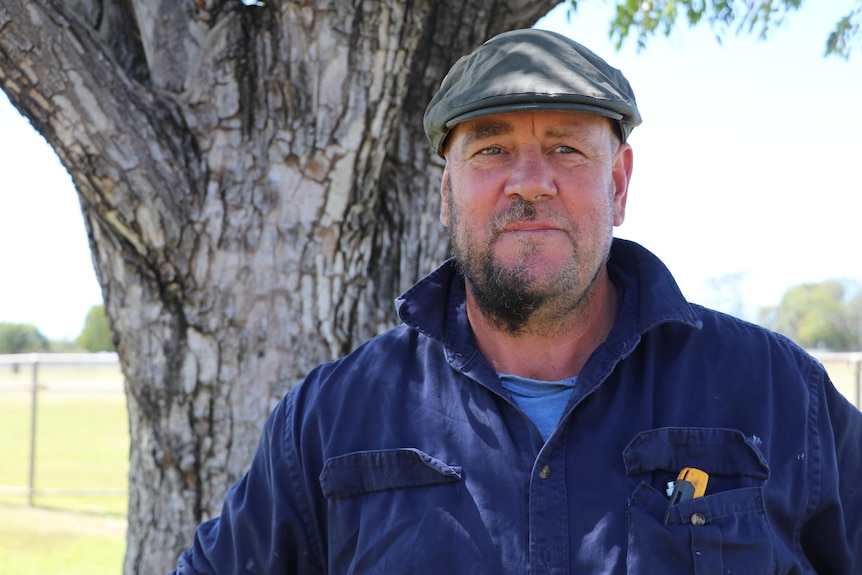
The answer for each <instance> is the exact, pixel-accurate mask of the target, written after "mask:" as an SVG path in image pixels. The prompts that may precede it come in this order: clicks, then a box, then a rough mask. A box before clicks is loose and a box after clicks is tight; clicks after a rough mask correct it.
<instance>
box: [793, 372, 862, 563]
mask: <svg viewBox="0 0 862 575" xmlns="http://www.w3.org/2000/svg"><path fill="white" fill-rule="evenodd" d="M823 378H824V380H825V381H824V382H823V384H822V385H820V386H819V389H820V394H819V395H820V397H819V400H818V405H819V409H818V413H817V416H816V418H814V420H815V421H816V422H817V424H816V434H817V437H818V440H819V441H818V442H817V445H818V448H819V449H818V451H819V454H818V455H819V458H820V462H819V463H820V465H819V466H817V468H816V469H815V480H814V481H812V485H817V486H818V489H816V490H815V492H814V494H813V498H814V501H812V502H811V504H810V509H812V512H811V514H810V516H809V518H808V520H807V521H806V522H805V524H804V525H803V528H802V532H801V544H802V547H803V549H804V550H805V554H806V556H807V557H808V559H809V561H810V562H811V564H812V565H813V566H814V568H815V569H816V571H817V572H818V573H847V574H849V573H862V413H860V411H859V410H858V409H857V408H856V407H854V406H853V405H852V404H851V403H850V402H849V401H847V399H846V398H844V396H842V395H841V394H840V393H839V392H838V391H837V390H836V389H835V387H834V386H833V385H832V383H831V382H830V381H829V378H828V377H827V376H825V375H824V376H823Z"/></svg>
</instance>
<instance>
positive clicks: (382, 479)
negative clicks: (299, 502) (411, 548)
mask: <svg viewBox="0 0 862 575" xmlns="http://www.w3.org/2000/svg"><path fill="white" fill-rule="evenodd" d="M460 480H461V468H460V467H453V466H451V465H447V464H446V463H443V462H442V461H440V460H439V459H435V458H434V457H431V456H430V455H428V454H427V453H423V452H422V451H419V450H418V449H410V448H406V449H387V450H383V451H357V452H354V453H347V454H345V455H340V456H338V457H332V458H330V459H328V460H326V463H325V464H324V466H323V471H322V472H321V473H320V486H321V488H322V489H323V494H324V495H325V496H326V497H327V498H330V499H338V498H340V497H350V496H352V495H360V494H362V493H371V492H374V491H384V490H387V489H399V488H403V487H419V486H422V485H434V484H437V483H450V482H453V481H460Z"/></svg>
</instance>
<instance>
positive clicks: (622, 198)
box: [613, 143, 634, 226]
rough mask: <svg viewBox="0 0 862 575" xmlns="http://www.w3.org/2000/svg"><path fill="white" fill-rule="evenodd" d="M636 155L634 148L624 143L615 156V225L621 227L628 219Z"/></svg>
mask: <svg viewBox="0 0 862 575" xmlns="http://www.w3.org/2000/svg"><path fill="white" fill-rule="evenodd" d="M633 166H634V155H633V153H632V147H631V146H630V145H629V144H627V143H622V144H620V145H619V147H618V148H617V151H616V153H615V154H614V168H613V178H614V225H615V226H621V225H622V223H623V221H625V219H626V202H627V201H628V197H629V182H630V181H631V178H632V168H633Z"/></svg>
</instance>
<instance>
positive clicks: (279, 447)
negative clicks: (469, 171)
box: [176, 240, 862, 575]
mask: <svg viewBox="0 0 862 575" xmlns="http://www.w3.org/2000/svg"><path fill="white" fill-rule="evenodd" d="M609 271H610V274H611V277H612V279H613V281H614V284H615V285H616V286H617V289H618V290H619V293H620V296H621V297H620V302H621V305H620V311H619V316H618V318H617V320H616V323H615V326H614V328H613V330H612V332H611V334H610V335H609V337H608V338H607V340H606V341H605V342H604V343H603V344H602V345H601V346H600V347H599V348H598V349H597V350H596V351H595V352H594V353H593V355H592V356H591V357H590V359H589V360H588V361H587V363H586V365H585V366H584V368H583V370H582V371H581V373H580V374H579V377H578V380H577V384H576V387H575V390H574V393H573V395H572V397H571V399H570V401H569V403H568V406H567V408H566V410H565V411H564V413H563V416H562V419H561V420H560V423H559V425H558V427H557V428H556V430H555V431H554V432H553V434H552V435H551V437H550V438H549V439H548V441H547V442H545V441H543V440H542V437H541V435H540V434H539V432H538V430H537V429H536V427H535V426H534V425H533V423H532V421H531V420H530V419H529V418H528V417H527V416H526V415H525V414H524V413H523V412H522V411H521V410H520V409H519V408H518V406H517V405H516V404H515V402H514V401H513V400H512V397H511V396H510V394H509V393H508V392H507V391H506V390H505V389H504V388H503V387H502V386H501V385H500V381H499V377H498V375H497V374H496V373H495V372H494V370H493V369H492V368H491V366H490V365H489V363H488V362H487V361H486V360H485V358H484V357H483V356H482V355H481V354H480V352H479V350H478V349H477V347H476V344H475V342H474V340H473V336H472V332H471V329H470V325H469V323H468V320H467V315H466V311H465V285H464V280H463V278H462V277H461V276H460V275H459V273H458V272H457V271H456V268H455V266H454V265H453V264H452V263H451V262H447V263H445V264H444V265H443V266H441V267H440V268H438V269H437V270H436V271H435V272H433V273H432V274H430V275H429V276H427V277H426V278H424V279H423V280H421V281H420V282H419V283H418V284H416V285H415V286H414V287H413V288H411V289H410V290H409V291H408V292H407V293H406V294H405V295H404V296H402V297H401V298H399V300H398V301H397V307H398V313H399V315H400V317H401V319H402V321H403V325H401V326H400V327H397V328H395V329H393V330H391V331H389V332H387V333H385V334H383V335H381V336H379V337H377V338H375V339H373V340H371V341H369V342H367V343H365V344H364V345H362V346H361V347H359V348H358V349H356V350H355V351H354V352H353V353H351V354H349V355H348V356H346V357H344V358H343V359H340V360H338V361H335V362H332V363H328V364H325V365H322V366H320V367H318V368H316V369H315V370H314V371H312V372H311V373H310V374H309V375H308V377H307V378H306V379H305V381H304V382H303V383H301V384H300V385H299V386H298V387H297V388H295V389H294V390H292V391H291V392H290V393H288V394H287V396H286V397H285V398H284V399H283V400H282V401H281V403H280V404H279V405H278V406H277V408H276V409H275V410H274V411H273V413H272V414H271V416H270V417H269V419H268V421H267V423H266V426H265V429H264V432H263V437H262V439H261V441H260V445H259V447H258V449H257V453H256V455H255V458H254V461H253V463H252V465H251V468H250V469H249V471H248V473H247V474H246V475H245V476H244V477H243V478H242V479H241V480H240V481H239V482H238V483H237V484H236V485H234V486H233V487H232V488H231V490H230V491H229V493H228V495H227V497H226V500H225V503H224V508H223V510H222V514H221V517H219V518H216V519H213V520H211V521H209V522H206V523H204V524H202V525H201V526H200V527H199V528H198V529H197V531H196V534H195V540H194V545H193V547H192V548H191V549H190V550H189V551H187V552H186V553H184V554H183V556H182V557H181V558H180V560H179V565H178V569H177V571H176V573H178V574H191V573H207V574H209V573H219V574H228V573H255V574H258V575H261V574H275V573H279V574H284V573H289V574H302V575H312V574H317V573H330V574H348V573H351V574H354V573H355V574H360V573H382V574H387V575H392V574H419V573H428V574H438V575H456V574H464V575H481V574H488V575H491V574H493V575H500V574H513V575H514V574H517V575H524V574H546V573H547V574H560V575H563V574H566V575H569V574H590V575H593V574H615V575H622V574H626V573H627V574H639V575H641V574H653V573H655V574H662V575H665V574H673V575H679V574H697V575H719V574H730V573H733V574H740V575H764V574H771V573H797V574H801V573H829V574H847V575H858V574H860V573H862V556H860V553H862V551H860V547H862V527H860V526H862V522H860V521H862V490H860V485H862V453H860V447H862V416H860V413H859V411H858V410H856V408H854V407H853V406H852V405H851V404H849V403H848V402H847V401H846V400H845V399H844V398H843V397H842V396H841V395H840V394H839V393H838V392H837V391H836V390H835V388H834V387H833V386H832V384H831V383H830V381H829V379H828V377H827V375H826V373H825V371H824V369H823V367H822V366H821V365H820V364H818V363H817V362H816V361H814V360H813V359H812V358H811V357H810V356H808V355H807V354H806V353H805V352H804V351H803V350H801V349H799V348H798V347H797V346H796V345H794V344H793V343H791V342H790V341H789V340H788V339H786V338H784V337H782V336H779V335H776V334H774V333H771V332H769V331H766V330H764V329H761V328H759V327H757V326H754V325H751V324H748V323H745V322H743V321H740V320H738V319H735V318H733V317H729V316H727V315H723V314H721V313H717V312H714V311H710V310H707V309H705V308H702V307H699V306H696V305H692V304H689V303H687V302H686V301H685V300H684V299H683V297H682V294H681V293H680V292H679V289H678V288H677V286H676V284H675V282H674V281H673V279H672V277H671V275H670V273H669V272H668V270H667V269H666V268H665V267H664V265H663V264H662V263H661V262H660V261H659V260H658V259H657V258H655V256H653V255H652V254H650V253H649V252H648V251H646V250H645V249H643V248H642V247H640V246H638V245H637V244H634V243H631V242H626V241H622V240H615V241H614V245H613V248H612V253H611V258H610V262H609ZM686 467H694V468H697V469H700V470H702V471H704V472H706V473H707V474H708V475H709V482H708V487H707V491H706V494H705V495H704V496H702V497H696V498H693V499H690V500H687V501H682V502H680V503H678V504H676V505H670V504H669V499H668V495H667V492H666V485H667V483H668V482H669V481H672V480H674V479H675V478H676V477H677V474H678V473H679V472H680V471H681V470H682V469H684V468H686Z"/></svg>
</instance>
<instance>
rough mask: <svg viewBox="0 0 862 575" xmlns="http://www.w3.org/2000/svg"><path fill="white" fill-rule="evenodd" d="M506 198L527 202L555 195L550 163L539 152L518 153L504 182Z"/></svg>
mask: <svg viewBox="0 0 862 575" xmlns="http://www.w3.org/2000/svg"><path fill="white" fill-rule="evenodd" d="M505 192H506V195H507V196H510V197H511V196H520V197H521V198H523V199H524V200H527V201H528V202H534V201H536V200H539V199H543V198H545V199H546V198H550V197H553V196H555V195H556V194H557V186H556V184H555V183H554V174H553V170H552V169H551V166H550V163H549V162H548V160H547V158H546V157H545V155H544V154H542V152H541V151H539V150H528V151H523V152H520V153H518V155H517V156H516V158H515V161H514V162H513V165H512V171H511V173H510V174H509V178H508V180H507V181H506V188H505Z"/></svg>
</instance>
